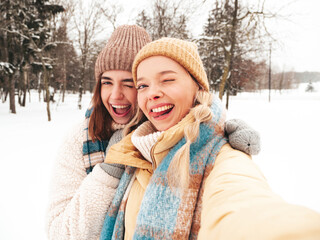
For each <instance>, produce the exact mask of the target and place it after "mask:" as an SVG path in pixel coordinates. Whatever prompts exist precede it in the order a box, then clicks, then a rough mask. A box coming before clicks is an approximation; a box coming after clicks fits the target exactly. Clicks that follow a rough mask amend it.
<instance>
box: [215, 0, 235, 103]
mask: <svg viewBox="0 0 320 240" xmlns="http://www.w3.org/2000/svg"><path fill="white" fill-rule="evenodd" d="M237 16H238V0H235V2H234V12H233V18H232V28H231V47H230V51H229V52H228V50H227V51H226V60H225V64H224V68H223V74H222V79H221V83H220V87H219V98H220V99H221V100H222V98H223V95H224V88H225V85H226V83H227V78H228V77H229V74H230V71H231V62H232V59H233V51H234V46H235V43H236V27H237V22H238V19H237Z"/></svg>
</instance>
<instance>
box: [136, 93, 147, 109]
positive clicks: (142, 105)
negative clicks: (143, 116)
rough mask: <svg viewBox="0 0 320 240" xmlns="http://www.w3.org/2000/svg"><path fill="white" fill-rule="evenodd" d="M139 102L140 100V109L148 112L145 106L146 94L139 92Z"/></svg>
mask: <svg viewBox="0 0 320 240" xmlns="http://www.w3.org/2000/svg"><path fill="white" fill-rule="evenodd" d="M137 100H138V106H139V108H140V109H141V110H142V111H143V112H144V113H145V112H146V106H145V105H146V102H145V97H144V94H143V93H139V92H138V95H137Z"/></svg>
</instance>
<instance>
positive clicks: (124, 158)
mask: <svg viewBox="0 0 320 240" xmlns="http://www.w3.org/2000/svg"><path fill="white" fill-rule="evenodd" d="M182 129H183V128H182ZM131 136H132V134H129V135H128V136H126V137H125V138H124V139H122V141H121V142H120V143H118V144H116V145H114V146H113V147H111V148H110V150H109V151H108V154H107V156H106V159H105V162H107V163H121V164H125V165H130V166H134V167H136V168H137V169H136V172H135V176H136V178H135V180H134V183H133V185H132V188H131V190H130V192H129V196H128V200H127V205H126V210H125V239H132V236H133V235H134V231H135V225H136V218H137V215H138V212H139V209H140V205H141V201H142V198H143V196H144V192H145V190H146V188H147V186H148V184H149V180H150V178H151V175H152V172H153V168H154V167H156V166H157V165H159V163H160V162H161V161H162V159H163V158H164V157H165V156H166V154H167V153H168V150H165V149H168V145H170V146H174V145H175V144H176V143H177V142H178V141H179V140H180V139H181V138H182V136H183V130H181V129H175V128H173V129H171V130H170V131H169V130H167V131H166V132H165V133H164V134H162V135H161V136H160V138H159V139H158V142H157V145H156V146H155V147H154V149H153V151H152V154H153V156H152V157H153V159H154V160H155V162H154V163H153V164H154V166H152V165H151V163H150V162H149V161H146V160H144V158H143V157H142V155H141V153H140V152H139V151H138V150H137V149H136V148H135V146H134V145H133V143H132V141H131ZM204 184H205V188H204V193H203V202H202V204H203V206H202V212H201V226H200V230H199V235H198V239H222V240H226V239H246V240H250V239H252V240H256V239H259V240H264V239H265V240H271V239H272V240H275V239H277V240H288V239H310V240H311V239H312V240H319V239H320V214H319V213H317V212H314V211H312V210H310V209H307V208H305V207H301V206H297V205H292V204H289V203H287V202H285V201H284V200H283V199H282V198H280V197H279V196H278V195H276V194H275V193H273V192H272V190H271V189H270V187H269V185H268V183H267V181H266V179H265V177H264V176H263V174H262V173H261V171H260V170H259V168H258V167H257V166H256V164H254V162H253V161H252V159H251V157H250V156H249V155H246V154H245V153H243V152H241V151H238V150H235V149H233V148H231V146H230V145H229V144H225V145H224V146H223V147H222V148H221V150H220V152H219V154H218V155H217V157H216V160H215V166H214V168H213V170H212V172H211V173H210V174H209V176H208V178H207V179H206V182H205V183H204Z"/></svg>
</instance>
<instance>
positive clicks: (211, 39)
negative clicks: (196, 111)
mask: <svg viewBox="0 0 320 240" xmlns="http://www.w3.org/2000/svg"><path fill="white" fill-rule="evenodd" d="M274 17H275V14H274V13H270V12H268V11H266V10H265V9H264V1H263V2H262V4H260V1H259V2H258V4H257V5H255V6H254V7H249V6H243V5H241V4H240V3H239V1H238V0H225V1H219V0H216V1H215V6H214V7H213V9H212V10H211V12H210V15H209V18H208V22H207V24H206V26H205V31H204V34H203V36H202V37H200V38H199V39H198V41H200V45H202V49H203V51H202V52H203V53H204V54H211V56H207V57H204V58H205V60H206V61H207V67H209V68H210V65H211V66H213V67H215V68H216V70H214V71H218V72H216V73H217V74H216V76H215V80H214V84H218V85H219V97H220V99H222V98H223V95H224V93H225V92H227V98H228V97H229V94H230V91H231V90H232V86H236V85H237V84H233V83H232V79H234V78H233V77H232V74H233V72H234V70H235V68H234V62H235V61H237V62H238V63H237V65H238V66H240V65H239V63H241V61H239V60H241V59H242V60H245V59H250V57H252V56H253V55H254V53H257V52H260V53H261V52H262V51H264V50H265V44H264V42H266V41H270V40H271V39H272V37H271V35H270V34H269V32H268V30H267V28H266V26H265V19H266V18H274ZM262 40H264V41H262ZM206 49H211V51H213V52H214V53H212V52H209V53H206V52H205V51H206ZM214 71H213V72H214ZM227 104H228V99H227Z"/></svg>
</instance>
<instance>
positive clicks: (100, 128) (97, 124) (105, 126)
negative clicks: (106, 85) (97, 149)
mask: <svg viewBox="0 0 320 240" xmlns="http://www.w3.org/2000/svg"><path fill="white" fill-rule="evenodd" d="M91 105H92V107H93V111H92V113H91V116H90V120H89V126H88V131H89V135H90V137H91V139H92V140H93V141H95V140H106V139H109V138H110V137H111V135H112V133H113V130H112V128H111V124H112V121H113V120H112V117H111V116H110V114H109V112H108V110H107V109H106V107H105V106H104V104H103V102H102V99H101V80H100V78H99V80H98V81H97V83H96V86H95V89H94V94H93V97H92V100H91Z"/></svg>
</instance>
